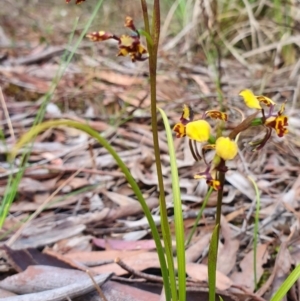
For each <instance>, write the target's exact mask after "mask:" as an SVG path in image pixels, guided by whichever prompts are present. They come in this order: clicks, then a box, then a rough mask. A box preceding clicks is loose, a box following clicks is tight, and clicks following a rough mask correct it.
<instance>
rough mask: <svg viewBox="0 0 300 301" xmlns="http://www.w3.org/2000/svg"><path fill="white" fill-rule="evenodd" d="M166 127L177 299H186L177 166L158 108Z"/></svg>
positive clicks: (182, 300)
mask: <svg viewBox="0 0 300 301" xmlns="http://www.w3.org/2000/svg"><path fill="white" fill-rule="evenodd" d="M158 110H159V112H160V114H161V116H162V119H163V122H164V126H165V129H166V134H167V142H168V147H169V155H170V164H171V179H172V192H173V202H174V219H175V234H176V253H177V268H178V292H179V300H180V301H184V300H186V271H185V247H184V226H183V216H182V204H181V194H180V186H179V177H178V168H177V161H176V153H175V148H174V143H173V136H172V132H171V127H170V123H169V120H168V118H167V116H166V113H165V112H164V111H163V110H162V109H160V108H158Z"/></svg>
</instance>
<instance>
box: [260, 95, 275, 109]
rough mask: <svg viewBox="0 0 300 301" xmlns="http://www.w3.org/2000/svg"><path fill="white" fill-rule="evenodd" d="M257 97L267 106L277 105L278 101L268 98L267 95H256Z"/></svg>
mask: <svg viewBox="0 0 300 301" xmlns="http://www.w3.org/2000/svg"><path fill="white" fill-rule="evenodd" d="M256 98H257V100H258V101H259V102H262V103H263V104H265V105H266V106H267V107H271V106H275V105H276V103H275V102H274V101H273V100H272V99H271V98H268V97H266V96H263V95H259V96H256Z"/></svg>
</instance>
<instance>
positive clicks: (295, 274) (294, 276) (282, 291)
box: [271, 264, 300, 301]
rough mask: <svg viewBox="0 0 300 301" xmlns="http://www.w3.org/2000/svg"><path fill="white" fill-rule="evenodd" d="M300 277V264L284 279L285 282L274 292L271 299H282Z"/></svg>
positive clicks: (279, 300)
mask: <svg viewBox="0 0 300 301" xmlns="http://www.w3.org/2000/svg"><path fill="white" fill-rule="evenodd" d="M299 277H300V264H299V265H297V266H296V267H295V268H294V270H293V271H292V272H291V274H290V275H289V276H288V277H287V278H286V279H285V280H284V282H283V283H282V284H281V286H280V287H279V289H278V291H277V292H276V293H275V294H274V296H273V297H272V299H271V301H281V300H282V299H283V297H284V296H285V295H286V294H287V292H288V291H289V290H290V288H291V287H292V286H293V285H294V283H295V282H296V281H297V280H298V279H299Z"/></svg>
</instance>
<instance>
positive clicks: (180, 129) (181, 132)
mask: <svg viewBox="0 0 300 301" xmlns="http://www.w3.org/2000/svg"><path fill="white" fill-rule="evenodd" d="M173 131H174V132H175V133H176V138H182V137H185V136H186V129H185V125H183V124H182V123H176V124H175V125H174V127H173Z"/></svg>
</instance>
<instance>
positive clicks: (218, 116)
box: [205, 110, 227, 121]
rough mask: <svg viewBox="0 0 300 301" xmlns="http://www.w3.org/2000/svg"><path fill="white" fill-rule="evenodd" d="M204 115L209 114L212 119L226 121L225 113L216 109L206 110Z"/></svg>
mask: <svg viewBox="0 0 300 301" xmlns="http://www.w3.org/2000/svg"><path fill="white" fill-rule="evenodd" d="M205 116H209V117H210V118H213V119H220V120H224V121H227V114H226V113H223V112H220V111H217V110H210V111H206V112H205Z"/></svg>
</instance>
